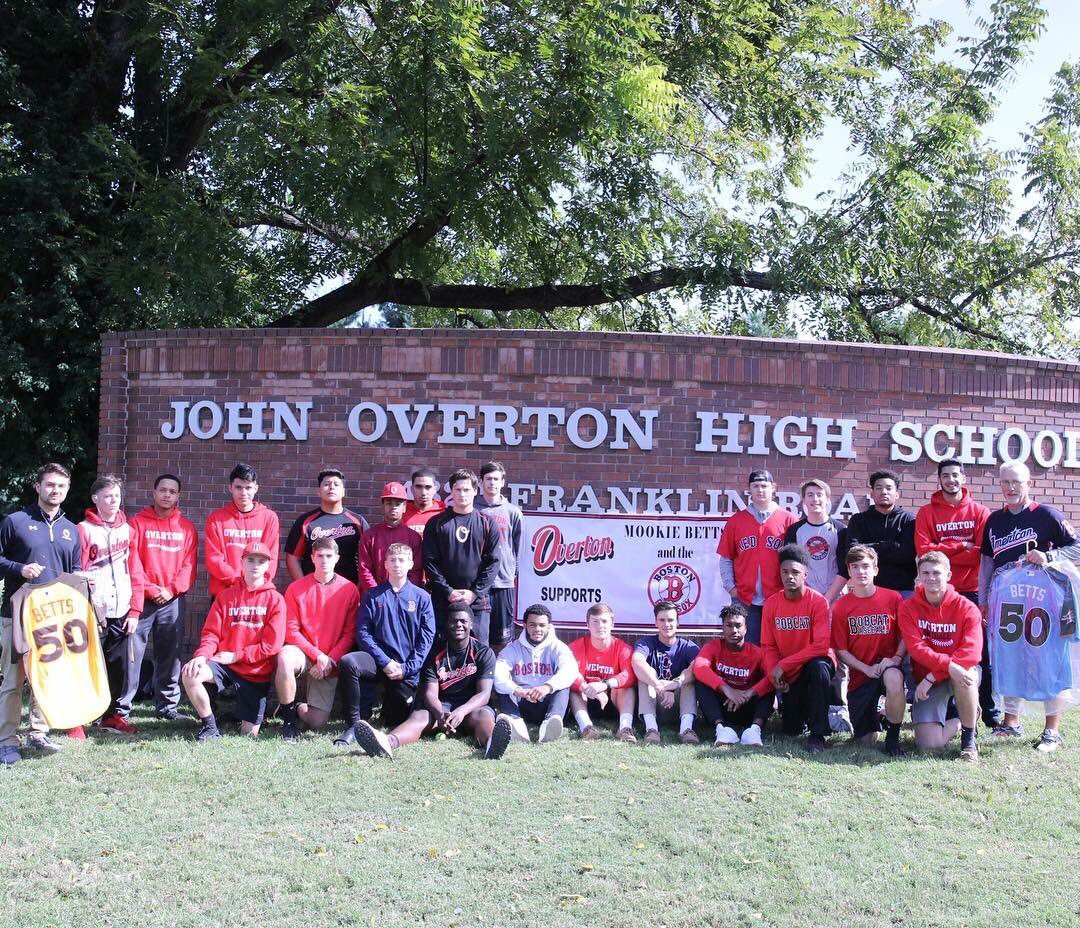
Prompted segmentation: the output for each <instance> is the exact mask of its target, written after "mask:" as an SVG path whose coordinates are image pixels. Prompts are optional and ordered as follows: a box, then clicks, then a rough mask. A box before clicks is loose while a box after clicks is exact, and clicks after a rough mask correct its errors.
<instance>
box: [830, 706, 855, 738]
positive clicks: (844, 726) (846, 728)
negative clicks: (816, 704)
mask: <svg viewBox="0 0 1080 928" xmlns="http://www.w3.org/2000/svg"><path fill="white" fill-rule="evenodd" d="M829 731H831V732H833V733H834V734H837V735H852V734H854V733H855V728H854V727H853V726H852V724H851V716H850V715H848V710H847V706H829Z"/></svg>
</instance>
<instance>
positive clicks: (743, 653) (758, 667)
mask: <svg viewBox="0 0 1080 928" xmlns="http://www.w3.org/2000/svg"><path fill="white" fill-rule="evenodd" d="M694 679H695V680H698V681H699V682H701V683H704V684H705V685H706V686H707V687H709V688H710V689H713V690H716V691H717V692H720V687H721V686H723V685H724V684H725V683H726V684H727V685H728V686H730V687H731V688H732V689H733V690H749V689H752V690H753V691H754V692H755V693H757V695H758V696H768V695H769V693H771V692H772V691H773V686H772V684H771V683H770V682H769V678H768V677H767V676H766V675H765V654H764V652H763V651H762V650H761V648H759V647H758V646H757V645H756V644H753V643H752V642H750V641H747V642H744V643H743V646H742V647H741V648H739V650H738V651H736V650H735V649H734V648H733V647H731V645H729V644H728V643H727V642H726V641H725V640H724V639H723V638H714V639H713V640H712V641H710V642H707V643H706V644H705V645H704V646H703V647H702V649H701V650H700V651H698V656H697V657H695V658H694Z"/></svg>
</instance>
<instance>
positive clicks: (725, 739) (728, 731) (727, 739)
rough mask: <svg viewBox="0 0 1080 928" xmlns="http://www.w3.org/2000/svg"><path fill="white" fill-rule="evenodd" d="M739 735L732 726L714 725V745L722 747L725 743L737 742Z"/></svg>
mask: <svg viewBox="0 0 1080 928" xmlns="http://www.w3.org/2000/svg"><path fill="white" fill-rule="evenodd" d="M738 743H739V736H738V735H737V734H736V733H735V729H734V728H728V727H727V726H726V725H717V726H716V747H722V746H723V745H725V744H738Z"/></svg>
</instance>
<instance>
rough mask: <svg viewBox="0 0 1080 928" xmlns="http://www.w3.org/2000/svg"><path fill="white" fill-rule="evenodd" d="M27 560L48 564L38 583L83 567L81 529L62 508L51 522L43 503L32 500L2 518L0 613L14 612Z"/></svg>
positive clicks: (0, 540)
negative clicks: (13, 603) (13, 600)
mask: <svg viewBox="0 0 1080 928" xmlns="http://www.w3.org/2000/svg"><path fill="white" fill-rule="evenodd" d="M27 564H40V565H41V566H42V567H44V568H45V570H43V571H42V572H41V576H40V577H38V582H39V583H43V582H44V581H46V580H55V579H56V578H57V577H59V576H60V574H62V573H71V572H73V571H76V570H79V569H80V568H81V567H82V549H81V547H80V544H79V530H78V528H76V527H75V523H74V522H72V521H71V520H70V519H69V518H68V517H67V516H65V515H64V512H63V510H58V511H57V513H56V517H55V518H54V519H53V520H52V521H51V522H50V521H49V520H48V519H47V518H46V517H45V513H43V512H42V511H41V507H40V506H38V504H37V503H31V504H30V505H29V506H27V507H26V508H25V509H20V510H18V511H17V512H13V513H12V514H11V515H9V516H7V517H6V518H5V519H4V521H3V522H0V579H3V581H4V598H3V601H2V602H0V614H3V615H11V612H10V609H11V606H10V603H11V597H12V596H14V595H15V593H16V591H17V590H18V589H19V587H21V586H22V585H23V584H24V583H26V582H27V580H26V578H25V577H24V576H23V575H22V569H23V568H24V567H25V566H26V565H27Z"/></svg>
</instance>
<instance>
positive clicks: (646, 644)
mask: <svg viewBox="0 0 1080 928" xmlns="http://www.w3.org/2000/svg"><path fill="white" fill-rule="evenodd" d="M653 616H654V617H655V619H656V634H655V635H646V636H645V637H644V638H639V639H638V640H637V643H636V644H635V645H634V657H633V661H632V666H633V668H634V675H635V676H636V677H637V681H638V687H637V690H638V712H639V713H641V718H642V720H643V721H644V722H645V743H646V744H660V743H661V740H660V723H659V719H658V716H660V715H665V716H668V717H672V716H677V717H678V721H679V740H680V741H682V743H683V744H700V743H701V739H700V738H698V736H697V734H696V733H695V732H694V718H695V717H696V715H697V696H696V694H695V692H694V667H693V664H694V658H695V657H697V654H698V646H697V645H696V644H694V642H692V641H690V639H688V638H680V637H679V612H678V610H677V609H676V608H675V604H674V603H669V602H668V601H667V600H663V599H662V600H660V601H659V602H657V603H656V604H655V605H654V606H653Z"/></svg>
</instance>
